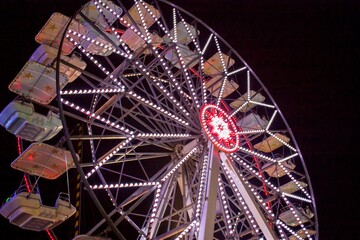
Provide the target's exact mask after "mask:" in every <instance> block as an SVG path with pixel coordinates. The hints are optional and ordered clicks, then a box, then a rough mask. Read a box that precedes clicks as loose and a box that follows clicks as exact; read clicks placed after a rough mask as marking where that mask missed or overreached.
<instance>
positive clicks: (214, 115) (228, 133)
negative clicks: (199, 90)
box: [200, 104, 240, 153]
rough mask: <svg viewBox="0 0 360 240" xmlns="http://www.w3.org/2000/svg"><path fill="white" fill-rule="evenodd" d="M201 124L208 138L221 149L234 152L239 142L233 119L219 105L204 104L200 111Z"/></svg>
mask: <svg viewBox="0 0 360 240" xmlns="http://www.w3.org/2000/svg"><path fill="white" fill-rule="evenodd" d="M200 121H201V126H202V128H203V130H204V132H205V134H206V136H207V137H208V139H209V140H210V141H211V142H212V143H213V144H214V145H215V146H216V147H217V148H218V149H219V150H221V151H224V152H227V153H231V152H235V151H236V150H237V149H238V147H239V143H240V137H239V135H238V134H237V127H236V124H235V121H234V120H233V119H232V118H231V117H229V115H228V114H227V113H226V112H225V111H224V110H223V109H222V108H220V107H218V106H216V105H213V104H206V105H204V106H203V107H202V108H201V111H200Z"/></svg>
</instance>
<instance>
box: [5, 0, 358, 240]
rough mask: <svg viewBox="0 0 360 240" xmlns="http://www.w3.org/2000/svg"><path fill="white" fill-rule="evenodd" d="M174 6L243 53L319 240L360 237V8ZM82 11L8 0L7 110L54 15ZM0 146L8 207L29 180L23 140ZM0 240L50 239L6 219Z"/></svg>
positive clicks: (214, 0) (349, 4)
mask: <svg viewBox="0 0 360 240" xmlns="http://www.w3.org/2000/svg"><path fill="white" fill-rule="evenodd" d="M173 2H174V3H175V4H177V5H179V6H181V7H183V8H184V9H186V10H188V11H189V12H191V13H193V14H194V15H195V16H197V17H198V18H200V19H202V20H203V21H204V22H205V23H206V24H208V25H209V26H210V27H211V28H212V29H214V30H215V31H216V32H217V33H218V34H219V35H220V36H222V37H223V38H224V39H225V40H226V41H227V42H228V43H229V44H230V45H231V46H232V47H233V48H234V49H236V50H237V51H238V53H239V54H240V55H241V56H242V57H243V59H244V60H245V61H246V62H247V63H248V64H249V66H250V67H251V68H252V69H253V70H254V71H255V73H256V74H257V75H258V76H259V78H260V79H261V81H262V82H263V83H264V84H265V86H266V87H267V88H268V90H269V92H270V93H271V95H272V97H273V98H274V99H275V101H276V103H277V105H278V106H279V107H280V109H281V111H282V113H283V115H284V116H285V118H286V119H287V121H288V123H289V125H290V127H291V128H292V131H293V133H294V135H295V138H296V140H297V142H298V145H299V147H300V149H301V152H302V155H303V157H304V159H305V163H306V165H307V168H308V171H309V175H310V178H311V181H312V184H313V189H314V193H315V198H316V204H317V209H318V215H319V226H320V239H324V240H328V239H359V238H358V234H356V232H357V230H358V229H359V226H360V220H359V203H360V199H359V190H360V188H359V178H360V174H359V170H360V169H359V164H358V162H359V161H360V157H359V156H358V151H359V149H360V146H359V143H358V140H357V139H356V137H357V136H358V135H359V134H360V131H359V111H358V109H359V94H358V91H357V88H356V87H355V85H358V84H356V83H357V82H359V81H360V79H359V76H360V75H359V69H360V64H359V61H360V60H359V59H360V58H359V57H360V54H359V53H360V44H359V42H360V39H359V30H360V26H359V25H360V19H359V16H360V2H359V1H355V0H354V1H344V0H338V1H335V0H327V1H307V0H304V1H288V0H287V1H285V0H272V1H270V0H269V1H268V0H264V1H259V0H246V1H245V0H207V1H206V0H197V1H191V0H173ZM83 3H84V1H80V0H72V1H70V0H52V1H50V0H12V1H9V0H8V1H1V14H0V20H1V22H0V46H1V64H0V78H1V80H0V84H1V88H0V91H1V94H0V110H2V109H3V108H4V107H5V106H6V105H7V104H8V103H9V102H10V101H12V100H13V99H14V97H15V94H13V93H11V92H10V91H9V90H8V89H7V86H8V84H9V83H10V82H11V81H12V79H13V78H14V77H15V76H16V74H17V73H18V72H19V71H20V69H21V67H22V66H23V65H24V64H25V62H26V61H27V60H28V58H29V57H30V55H31V54H32V52H33V51H34V50H35V49H36V47H37V43H36V42H35V40H34V37H35V35H36V34H37V33H38V31H39V30H40V28H41V27H42V26H43V24H44V23H45V22H46V20H47V19H48V18H49V17H50V15H51V14H52V13H53V12H55V11H58V12H61V13H63V14H66V15H68V16H71V15H72V14H73V13H74V11H75V10H76V9H78V8H79V7H80V6H81V4H83ZM0 143H1V144H0V147H1V148H0V153H1V158H0V201H1V202H2V201H4V200H5V199H6V197H7V196H9V195H11V194H12V193H13V192H14V191H15V190H16V188H17V187H18V185H19V184H20V181H21V177H22V174H21V173H19V172H17V171H16V170H14V169H12V168H11V167H10V163H11V162H12V161H13V160H14V159H15V158H16V156H17V143H16V138H15V137H14V136H13V135H11V134H10V133H8V132H7V131H6V130H5V129H4V128H1V129H0ZM43 192H44V190H43ZM45 194H46V191H45ZM63 231H64V230H63ZM65 231H67V232H70V231H72V229H71V228H70V229H68V230H65ZM55 233H59V231H58V230H57V229H55ZM59 234H60V233H59ZM60 235H61V234H60ZM0 238H1V239H10V238H11V239H48V238H47V237H46V234H45V233H32V232H29V231H24V230H21V229H19V228H17V227H15V226H13V225H11V224H9V223H8V222H7V220H6V219H4V218H3V217H2V216H1V217H0ZM64 239H66V238H64Z"/></svg>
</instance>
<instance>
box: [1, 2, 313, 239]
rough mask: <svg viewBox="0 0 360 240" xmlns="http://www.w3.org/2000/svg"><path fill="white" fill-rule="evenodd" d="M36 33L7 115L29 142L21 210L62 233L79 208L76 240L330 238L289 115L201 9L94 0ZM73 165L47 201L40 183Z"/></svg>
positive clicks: (4, 121)
mask: <svg viewBox="0 0 360 240" xmlns="http://www.w3.org/2000/svg"><path fill="white" fill-rule="evenodd" d="M35 40H36V42H37V43H38V44H39V46H38V48H37V49H36V50H35V51H34V53H33V54H32V55H31V57H30V59H29V61H27V62H26V63H25V64H24V66H23V68H22V69H21V70H20V72H19V73H18V74H17V76H16V77H15V78H14V79H13V81H12V82H11V83H10V85H9V89H10V91H12V92H14V93H16V94H17V95H18V96H17V97H16V99H15V100H14V101H12V102H11V103H9V105H8V106H7V107H6V108H5V109H4V110H3V111H2V112H1V114H0V124H1V125H2V126H3V127H4V128H6V129H7V130H8V131H9V132H11V133H13V134H14V135H15V136H16V137H18V138H19V139H21V140H22V141H23V146H24V149H23V150H21V151H19V153H20V154H19V157H18V158H16V159H15V160H14V161H13V162H12V163H11V166H12V168H14V169H15V170H17V171H23V172H24V174H25V177H24V186H25V187H24V188H19V189H18V190H17V191H16V192H15V193H14V194H13V195H12V196H11V197H10V198H9V199H8V200H7V202H6V203H5V204H4V205H3V206H2V207H1V209H0V213H1V214H2V215H3V216H4V217H5V218H8V219H9V221H10V223H12V224H15V225H17V226H19V227H21V228H24V229H28V230H30V231H43V230H46V231H49V230H53V231H54V233H55V234H56V228H57V226H59V225H61V224H65V222H66V221H68V220H69V219H70V218H74V219H75V222H76V224H77V225H76V227H77V230H76V231H75V232H74V236H73V239H177V240H179V239H291V240H294V239H318V223H317V221H318V220H317V215H316V206H315V200H314V195H313V191H312V187H311V182H310V178H309V176H308V173H307V170H306V166H305V164H304V160H303V158H302V155H301V152H300V150H299V147H298V146H297V143H296V140H295V138H294V136H293V134H292V132H291V130H290V128H289V126H288V124H287V123H286V120H285V118H284V117H283V115H282V114H281V111H280V110H279V109H278V107H277V105H276V103H275V101H274V100H273V98H272V97H271V95H270V94H269V92H268V91H267V89H266V87H265V86H264V85H263V83H262V82H261V81H260V80H259V78H258V77H257V76H256V74H255V73H254V72H253V71H252V70H251V68H250V67H249V66H248V65H247V64H246V62H245V61H244V60H243V59H242V58H241V56H240V55H239V54H238V53H237V52H236V51H235V50H234V49H233V48H232V47H231V46H229V44H227V42H226V41H225V40H223V39H222V38H221V37H220V36H219V35H218V34H217V33H216V32H214V31H213V30H212V29H210V28H209V27H208V26H207V25H206V24H205V23H203V22H202V21H201V20H199V19H198V18H196V17H195V16H193V15H192V14H190V13H188V12H187V11H185V10H183V9H182V8H180V7H178V6H175V5H174V4H172V3H170V2H168V1H165V0H154V1H142V0H134V1H129V0H124V1H120V0H118V1H110V0H92V1H90V2H88V3H87V4H85V5H83V6H81V8H79V10H78V11H77V12H76V13H74V16H72V17H69V16H66V15H63V14H62V13H59V12H56V13H53V14H52V15H51V16H50V18H49V20H48V21H47V22H46V23H44V26H43V28H42V29H41V30H39V32H38V34H37V35H36V36H35ZM25 146H26V147H25ZM75 169H76V171H75ZM15 170H14V171H15ZM70 172H75V173H76V174H77V175H76V179H77V182H76V183H75V184H70V183H69V181H68V184H67V185H68V186H67V190H68V192H67V194H61V195H59V198H58V199H57V201H56V203H55V205H54V206H46V205H43V204H42V201H41V197H42V196H41V194H43V193H44V192H46V191H47V189H42V191H41V194H40V193H39V191H37V189H38V186H37V183H38V182H40V181H42V179H50V180H52V181H64V179H65V178H66V179H67V180H69V177H68V176H69V173H70ZM65 175H66V176H67V177H64V176H65ZM73 191H75V192H76V193H75V194H72V195H71V196H70V197H69V193H70V192H73Z"/></svg>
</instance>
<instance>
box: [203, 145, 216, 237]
mask: <svg viewBox="0 0 360 240" xmlns="http://www.w3.org/2000/svg"><path fill="white" fill-rule="evenodd" d="M208 158H209V167H208V171H207V179H206V180H205V181H206V183H205V186H206V188H205V196H204V200H203V208H202V212H201V216H200V226H199V232H198V238H197V239H213V236H214V224H215V217H216V199H217V189H218V176H219V165H220V157H219V152H218V150H217V149H215V148H214V145H213V144H212V143H211V142H210V141H209V143H208Z"/></svg>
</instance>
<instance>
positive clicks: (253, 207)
mask: <svg viewBox="0 0 360 240" xmlns="http://www.w3.org/2000/svg"><path fill="white" fill-rule="evenodd" d="M220 159H221V162H222V163H223V164H224V166H225V168H226V170H228V171H229V173H230V176H231V177H232V179H233V180H234V183H235V185H236V187H237V188H238V189H239V191H240V193H241V196H242V197H243V199H244V201H245V203H246V205H247V206H248V208H249V210H250V212H251V214H252V215H253V216H254V218H255V220H256V222H257V224H258V225H259V227H260V229H261V231H262V233H263V234H264V236H265V238H266V239H267V240H275V239H278V238H277V237H276V235H275V233H274V232H273V230H272V229H271V227H270V226H269V224H268V222H267V221H266V218H265V216H264V214H263V213H262V212H261V209H260V207H259V205H258V203H257V202H256V199H255V198H254V196H253V195H252V194H251V191H250V189H249V188H248V187H247V186H246V185H245V183H244V181H243V180H242V178H241V176H240V174H239V172H238V171H236V170H235V168H234V166H233V164H232V163H231V161H230V160H229V159H228V157H227V156H226V154H225V153H224V152H220Z"/></svg>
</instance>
